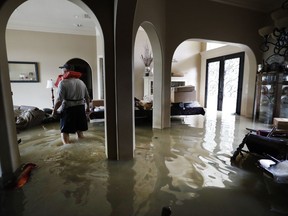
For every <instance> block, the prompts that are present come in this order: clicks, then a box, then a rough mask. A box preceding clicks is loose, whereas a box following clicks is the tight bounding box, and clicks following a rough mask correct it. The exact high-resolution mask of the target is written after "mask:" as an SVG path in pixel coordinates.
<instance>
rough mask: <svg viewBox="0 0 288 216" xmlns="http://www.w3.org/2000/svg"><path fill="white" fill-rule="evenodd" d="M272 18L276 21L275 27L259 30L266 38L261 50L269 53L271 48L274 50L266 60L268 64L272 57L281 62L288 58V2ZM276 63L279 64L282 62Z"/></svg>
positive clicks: (287, 0)
mask: <svg viewBox="0 0 288 216" xmlns="http://www.w3.org/2000/svg"><path fill="white" fill-rule="evenodd" d="M271 18H272V19H273V20H274V25H273V26H266V27H263V28H261V29H259V34H260V35H261V36H262V37H263V38H264V41H263V43H262V44H261V46H260V50H261V51H262V52H268V51H269V50H270V48H272V49H273V53H272V54H271V55H270V56H269V57H268V58H266V60H265V63H266V64H269V62H268V60H269V59H270V58H271V57H277V58H278V59H281V60H280V61H285V59H287V58H288V0H286V1H285V2H284V3H283V4H282V7H281V9H280V10H277V11H275V12H273V13H272V14H271ZM279 57H281V58H279ZM277 58H276V59H277ZM283 59H284V60H283ZM270 61H271V59H270ZM273 61H275V58H273ZM272 63H275V62H272ZM276 63H278V64H279V63H280V62H276Z"/></svg>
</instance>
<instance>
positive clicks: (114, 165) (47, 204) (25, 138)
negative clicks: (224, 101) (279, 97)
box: [0, 113, 288, 216]
mask: <svg viewBox="0 0 288 216" xmlns="http://www.w3.org/2000/svg"><path fill="white" fill-rule="evenodd" d="M171 121H172V127H171V128H169V129H164V130H157V129H151V126H149V125H145V124H144V125H139V126H137V127H136V150H135V159H134V160H132V161H108V160H107V159H106V156H105V152H104V151H105V147H104V140H105V137H104V136H105V135H104V123H103V122H100V123H99V122H98V123H91V124H90V125H89V131H87V132H86V133H85V135H86V138H85V139H83V140H80V141H78V140H77V139H76V137H75V136H72V137H71V138H72V140H73V142H74V143H73V144H71V145H65V146H63V145H61V140H60V134H59V129H58V123H56V124H54V123H53V124H47V125H44V126H41V127H38V128H33V130H32V129H30V130H26V131H23V132H21V133H20V134H18V136H19V138H21V139H22V143H21V144H20V145H19V147H20V153H21V157H22V162H23V163H28V162H32V163H35V164H36V165H37V168H36V169H34V170H33V171H32V176H31V178H30V179H29V182H28V183H27V184H26V185H25V186H24V187H23V188H22V189H18V190H6V191H1V192H0V208H1V210H0V213H1V214H0V215H1V216H2V215H5V216H6V215H13V216H34V215H36V216H38V215H43V216H46V215H47V216H52V215H53V216H54V215H61V216H80V215H81V216H90V215H91V216H92V215H93V216H95V215H97V216H98V215H99V216H106V215H107V216H116V215H117V216H131V215H135V216H136V215H137V216H142V215H143V216H148V215H149V216H160V215H161V209H162V207H164V206H170V207H171V209H172V215H173V216H186V215H187V216H191V215H193V216H198V215H199V216H200V215H201V216H206V215H207V216H208V215H209V216H210V215H221V216H226V215H227V216H232V215H233V216H237V215H249V216H253V215H255V216H258V215H259V216H270V215H283V214H279V212H282V213H283V212H284V213H285V214H286V213H287V212H288V210H287V207H286V206H288V205H287V203H286V200H287V199H286V194H284V193H283V190H280V191H278V192H277V193H276V194H275V193H273V191H268V190H267V189H268V188H270V189H271V187H268V183H271V182H269V179H268V180H267V178H265V177H263V176H262V175H259V172H257V171H255V167H254V164H253V163H250V164H249V160H248V159H247V160H245V161H244V162H245V163H246V164H244V162H243V163H242V164H241V166H242V167H245V169H244V168H237V167H235V166H231V163H230V157H231V156H232V154H233V152H234V150H235V149H236V148H237V147H238V145H239V144H240V143H241V141H242V139H243V138H244V135H245V134H246V133H247V131H246V130H245V128H246V127H249V128H257V129H264V128H267V127H268V126H267V125H261V124H256V123H253V122H251V120H249V119H246V118H242V117H239V116H234V115H226V116H225V115H215V114H209V113H206V115H205V116H201V115H199V116H187V117H181V118H172V119H171ZM250 168H251V169H250ZM253 168H254V169H253ZM277 186H279V185H277ZM281 186H283V185H281ZM284 186H285V185H284ZM285 187H286V186H285ZM272 189H279V188H272ZM268 192H270V193H268Z"/></svg>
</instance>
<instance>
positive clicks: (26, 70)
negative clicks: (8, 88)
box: [8, 61, 39, 82]
mask: <svg viewBox="0 0 288 216" xmlns="http://www.w3.org/2000/svg"><path fill="white" fill-rule="evenodd" d="M8 65H9V75H10V81H11V82H39V74H38V63H37V62H22V61H9V62H8Z"/></svg>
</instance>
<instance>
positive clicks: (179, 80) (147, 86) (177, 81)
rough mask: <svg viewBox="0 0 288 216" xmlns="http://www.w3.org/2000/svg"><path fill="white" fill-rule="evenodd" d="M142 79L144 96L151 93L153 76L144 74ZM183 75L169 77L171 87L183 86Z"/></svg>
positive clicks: (184, 83)
mask: <svg viewBox="0 0 288 216" xmlns="http://www.w3.org/2000/svg"><path fill="white" fill-rule="evenodd" d="M143 79H144V97H147V96H148V97H150V96H152V95H153V76H145V77H143ZM185 85H186V80H185V78H184V77H171V87H177V86H185Z"/></svg>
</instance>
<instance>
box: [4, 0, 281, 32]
mask: <svg viewBox="0 0 288 216" xmlns="http://www.w3.org/2000/svg"><path fill="white" fill-rule="evenodd" d="M211 1H214V2H218V3H223V4H229V5H233V6H237V7H243V8H249V9H251V10H256V11H263V12H271V11H273V10H275V9H277V8H280V7H281V5H282V3H283V2H284V1H285V0H211ZM7 28H8V29H21V30H31V31H44V32H59V33H68V34H81V35H95V34H96V27H95V20H94V19H93V18H90V17H89V16H88V14H87V13H86V12H85V11H83V10H82V9H81V8H80V7H78V6H76V5H75V4H73V3H71V2H69V1H67V0H49V1H47V0H28V1H26V2H25V3H23V4H22V5H20V6H19V7H18V8H17V9H16V10H15V11H14V13H13V14H12V15H11V17H10V19H9V22H8V25H7Z"/></svg>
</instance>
